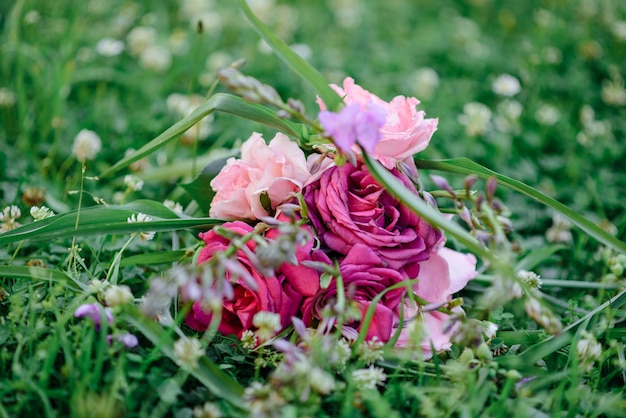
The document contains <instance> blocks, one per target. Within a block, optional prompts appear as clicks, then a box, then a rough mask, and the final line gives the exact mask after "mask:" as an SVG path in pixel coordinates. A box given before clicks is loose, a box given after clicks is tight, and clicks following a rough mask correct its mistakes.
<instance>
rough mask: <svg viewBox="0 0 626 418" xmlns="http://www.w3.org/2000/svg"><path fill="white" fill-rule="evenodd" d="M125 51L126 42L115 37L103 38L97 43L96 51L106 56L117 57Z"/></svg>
mask: <svg viewBox="0 0 626 418" xmlns="http://www.w3.org/2000/svg"><path fill="white" fill-rule="evenodd" d="M122 51H124V42H122V41H119V40H117V39H113V38H102V39H100V40H99V41H98V43H97V44H96V52H97V53H98V54H100V55H102V56H104V57H115V56H117V55H119V54H121V53H122Z"/></svg>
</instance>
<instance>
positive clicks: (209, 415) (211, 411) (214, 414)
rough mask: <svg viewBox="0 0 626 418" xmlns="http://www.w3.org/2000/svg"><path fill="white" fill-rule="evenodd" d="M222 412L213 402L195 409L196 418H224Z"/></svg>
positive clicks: (194, 415)
mask: <svg viewBox="0 0 626 418" xmlns="http://www.w3.org/2000/svg"><path fill="white" fill-rule="evenodd" d="M223 416H224V415H223V414H222V410H221V409H220V407H219V406H217V405H216V404H214V403H213V402H205V403H204V405H202V406H196V407H195V408H194V409H193V417H194V418H222V417H223Z"/></svg>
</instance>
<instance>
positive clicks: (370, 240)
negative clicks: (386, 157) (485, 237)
mask: <svg viewBox="0 0 626 418" xmlns="http://www.w3.org/2000/svg"><path fill="white" fill-rule="evenodd" d="M391 173H392V174H393V175H394V176H396V178H398V179H399V180H400V181H401V182H402V183H403V184H404V185H405V186H406V187H407V188H408V189H409V190H412V191H413V192H414V193H415V194H417V191H416V189H415V186H413V183H412V182H411V181H410V180H409V179H408V177H406V175H404V174H402V173H401V172H400V171H399V170H397V169H393V170H391ZM304 198H305V201H306V204H307V207H308V210H309V216H310V218H311V221H312V222H313V227H314V229H315V231H316V232H317V234H318V237H319V239H320V241H321V242H322V244H323V245H325V246H327V247H328V248H330V249H332V250H334V251H336V252H338V253H339V254H344V255H345V254H348V252H349V251H350V250H351V249H352V247H354V246H355V245H356V244H363V245H365V246H367V247H369V248H370V249H372V250H373V251H374V252H375V253H376V254H377V255H378V256H379V257H380V259H381V260H382V263H383V265H384V266H385V267H389V268H391V269H394V270H398V271H401V272H403V273H405V274H406V275H407V276H408V277H409V278H415V277H417V274H418V272H419V265H418V264H419V262H421V261H424V260H427V259H428V258H429V256H430V253H431V252H432V250H433V248H434V247H435V246H436V244H437V243H438V242H439V241H440V239H441V237H442V234H441V232H440V231H439V230H437V229H435V228H433V227H432V226H430V225H429V224H428V223H427V222H426V221H424V220H423V219H421V218H420V217H419V216H417V215H416V214H415V213H413V212H412V211H411V210H410V209H408V208H406V207H405V206H403V205H401V204H400V202H398V200H397V199H396V198H394V197H393V196H392V195H391V194H390V193H389V192H387V191H386V190H385V189H384V188H383V187H381V186H380V185H379V184H378V183H377V182H376V180H374V178H373V177H372V175H371V174H370V173H369V172H368V171H367V168H366V167H365V166H364V165H363V164H361V163H359V164H358V166H357V167H354V166H352V165H350V164H346V165H344V166H343V167H337V166H334V167H330V168H328V169H327V170H326V171H324V172H323V173H322V175H321V176H320V178H319V180H317V181H315V182H313V183H311V184H310V185H308V186H306V187H305V188H304Z"/></svg>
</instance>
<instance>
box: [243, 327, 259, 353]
mask: <svg viewBox="0 0 626 418" xmlns="http://www.w3.org/2000/svg"><path fill="white" fill-rule="evenodd" d="M240 341H241V346H242V347H243V348H245V349H246V350H253V349H254V348H255V347H256V346H257V341H256V335H255V334H254V331H252V330H249V329H247V330H245V331H244V332H242V333H241V338H240Z"/></svg>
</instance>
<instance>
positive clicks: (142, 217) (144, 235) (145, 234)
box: [127, 213, 155, 241]
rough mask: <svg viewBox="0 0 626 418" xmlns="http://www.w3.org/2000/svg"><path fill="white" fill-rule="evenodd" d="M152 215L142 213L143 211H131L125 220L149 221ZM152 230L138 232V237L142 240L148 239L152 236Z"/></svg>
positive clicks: (130, 222) (132, 221)
mask: <svg viewBox="0 0 626 418" xmlns="http://www.w3.org/2000/svg"><path fill="white" fill-rule="evenodd" d="M151 220H152V217H150V216H148V215H146V214H144V213H136V214H135V213H133V214H132V215H131V216H130V217H129V218H128V220H127V222H128V223H129V224H132V223H138V222H150V221H151ZM154 234H155V233H154V232H153V231H151V232H140V233H139V239H140V240H142V241H149V240H151V239H152V238H154Z"/></svg>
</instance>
